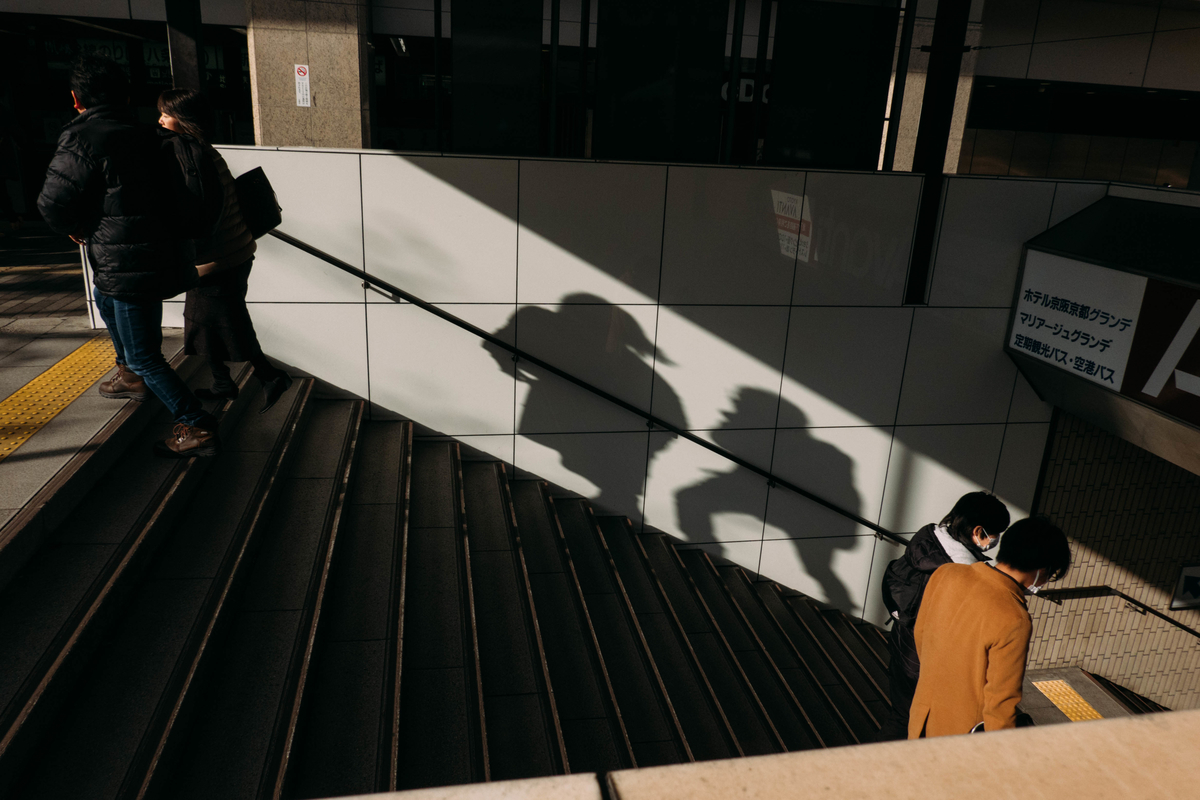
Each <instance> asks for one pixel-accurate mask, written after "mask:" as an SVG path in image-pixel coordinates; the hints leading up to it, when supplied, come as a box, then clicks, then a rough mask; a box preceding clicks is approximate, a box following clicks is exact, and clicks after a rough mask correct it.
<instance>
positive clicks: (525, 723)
mask: <svg viewBox="0 0 1200 800" xmlns="http://www.w3.org/2000/svg"><path fill="white" fill-rule="evenodd" d="M463 489H464V494H465V495H466V511H467V517H466V519H467V530H468V533H469V535H470V539H471V556H472V557H471V574H472V578H473V580H474V586H475V597H476V601H477V606H476V613H477V615H478V620H479V629H478V630H479V663H480V668H481V672H482V682H483V699H484V715H485V717H486V719H487V724H488V730H489V731H490V732H491V736H489V738H488V747H489V752H488V764H489V766H490V768H491V774H492V779H493V780H512V779H516V778H533V777H540V776H545V775H561V774H563V773H564V772H565V766H566V760H567V758H566V754H565V752H564V745H563V740H562V730H561V728H560V726H559V722H558V715H557V713H556V709H555V708H554V702H553V697H552V696H551V694H550V690H549V680H548V676H547V674H546V660H545V653H544V650H543V648H542V642H541V639H540V636H539V635H538V631H537V624H536V616H535V607H534V606H533V604H532V602H531V597H530V592H529V585H528V575H527V574H526V572H525V569H524V566H525V565H524V558H523V557H522V555H521V553H520V552H519V551H518V548H517V537H516V531H515V525H516V520H515V519H514V517H513V512H512V503H511V501H510V499H509V496H508V479H507V475H506V474H505V471H504V467H503V465H501V464H497V463H489V462H479V461H475V462H467V463H464V464H463Z"/></svg>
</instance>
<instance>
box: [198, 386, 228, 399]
mask: <svg viewBox="0 0 1200 800" xmlns="http://www.w3.org/2000/svg"><path fill="white" fill-rule="evenodd" d="M195 394H196V397H199V398H200V399H201V400H204V401H208V400H236V399H237V396H238V388H237V386H234V387H233V388H232V389H224V388H221V389H218V388H217V387H216V386H213V388H211V389H197V390H196V392H195Z"/></svg>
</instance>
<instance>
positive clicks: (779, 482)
mask: <svg viewBox="0 0 1200 800" xmlns="http://www.w3.org/2000/svg"><path fill="white" fill-rule="evenodd" d="M269 233H270V235H271V236H274V237H275V238H276V239H279V240H280V241H282V242H285V243H286V244H289V245H291V246H292V247H295V248H296V249H298V250H302V251H304V252H305V253H308V254H309V255H311V256H313V257H315V258H319V259H320V260H321V261H324V262H325V263H326V264H329V265H330V266H333V267H337V268H338V269H340V270H342V271H343V272H346V273H349V274H351V275H353V276H355V277H356V278H358V279H360V280H361V281H363V287H364V288H368V289H372V290H374V291H376V292H379V293H380V294H382V295H384V296H385V297H388V298H389V299H391V300H393V301H395V302H406V303H411V304H412V305H414V306H416V307H417V308H420V309H422V310H423V311H428V312H429V313H430V314H433V315H434V316H436V317H439V318H441V319H443V320H445V321H446V322H449V323H450V324H451V325H455V326H457V327H459V328H461V329H463V330H465V331H467V332H468V333H471V334H474V335H475V336H478V337H479V338H480V339H483V340H484V341H486V342H488V343H489V344H491V345H493V346H495V347H498V348H500V349H502V350H505V351H507V352H509V353H511V354H512V356H513V359H514V360H515V361H528V362H529V363H530V364H533V365H534V366H537V367H539V368H541V369H543V370H545V371H546V372H549V373H551V374H552V375H555V376H556V377H559V378H562V379H563V380H565V381H568V382H570V383H572V384H574V385H576V386H578V387H579V388H581V389H584V390H586V391H588V392H591V393H592V394H594V395H596V396H597V397H600V398H602V399H604V400H607V401H608V402H610V403H613V404H615V405H617V406H620V407H621V408H623V409H624V410H626V411H628V412H629V413H631V414H634V415H635V416H638V417H641V418H642V419H644V420H646V424H647V426H648V427H650V428H661V429H662V430H665V431H670V432H671V433H673V434H675V435H676V436H680V437H682V438H684V439H687V440H688V441H689V442H692V443H694V444H698V445H700V446H701V447H703V448H704V449H705V450H709V451H711V452H713V453H716V454H717V455H719V456H721V457H722V458H725V459H727V460H729V461H731V462H733V463H734V464H737V465H738V466H739V467H742V468H743V469H746V470H749V471H750V472H753V473H754V474H756V475H758V476H760V477H762V478H766V479H767V483H768V485H770V486H772V487H776V486H778V487H781V488H784V489H787V490H788V491H791V492H795V493H796V494H798V495H800V496H801V497H804V498H806V499H808V500H811V501H812V502H814V503H816V504H818V505H820V506H823V507H825V508H827V509H829V510H830V511H833V512H834V513H836V514H840V515H841V516H843V517H845V518H847V519H849V520H852V521H853V522H855V523H856V524H858V525H862V526H863V527H864V528H868V529H870V530H871V531H873V532H874V533H875V534H876V535H877V536H879V537H881V538H884V539H888V540H889V541H892V542H895V543H896V544H899V545H904V546H907V545H908V540H907V539H905V538H904V537H902V536H900V535H898V534H896V533H894V532H892V531H890V530H888V529H887V528H884V527H883V526H882V525H878V524H876V523H874V522H871V521H870V520H868V519H865V518H863V517H861V516H859V515H858V514H855V513H854V512H852V511H849V510H847V509H844V508H842V507H840V506H838V505H837V504H836V503H831V502H830V501H828V500H826V499H825V498H823V497H820V496H818V495H816V494H813V493H812V492H810V491H808V490H806V489H802V488H801V487H799V486H797V485H795V484H794V483H791V482H790V481H787V480H784V479H783V478H780V477H779V476H777V475H775V474H773V473H771V472H770V471H768V470H765V469H763V468H762V467H759V466H756V465H754V464H751V463H750V462H749V461H746V460H745V459H744V458H741V457H739V456H736V455H734V454H733V453H731V452H729V451H728V450H726V449H725V448H723V447H721V446H719V445H716V444H713V443H712V442H709V441H707V440H705V439H702V438H701V437H699V436H697V435H696V434H694V433H692V432H690V431H686V430H683V429H681V428H679V427H677V426H675V425H673V424H671V423H669V422H667V421H666V420H663V419H661V418H660V417H657V416H655V415H654V414H651V413H650V412H648V411H643V410H642V409H640V408H638V407H637V406H635V405H633V404H631V403H628V402H626V401H624V400H622V399H621V398H619V397H616V396H615V395H612V394H609V393H608V392H606V391H604V390H603V389H601V388H600V387H598V386H593V385H592V384H590V383H588V382H587V381H585V380H583V379H581V378H577V377H576V376H574V375H572V374H571V373H569V372H567V371H565V370H562V369H559V368H558V367H556V366H554V365H553V364H549V363H547V362H545V361H543V360H541V359H540V358H538V357H536V356H532V355H530V354H529V353H527V352H525V351H524V350H522V349H520V348H519V347H516V346H515V345H511V344H509V343H508V342H506V341H504V340H503V339H500V338H499V337H497V336H494V335H492V334H491V333H489V332H488V331H485V330H484V329H482V328H479V327H476V326H475V325H472V324H471V323H469V322H467V321H466V320H463V319H460V318H459V317H456V316H455V315H453V314H451V313H450V312H448V311H446V310H444V309H441V308H438V307H437V306H435V305H433V304H432V303H429V302H426V301H425V300H422V299H421V298H419V297H417V296H416V295H413V294H410V293H409V292H406V291H404V290H403V289H400V288H399V287H396V286H393V285H392V284H390V283H388V282H387V281H384V280H381V279H380V278H377V277H376V276H374V275H370V274H368V273H366V272H364V271H363V270H361V269H359V268H358V267H355V266H353V265H351V264H347V263H346V262H345V261H342V260H341V259H339V258H337V257H336V256H331V255H330V254H328V253H326V252H324V251H323V250H320V249H318V248H316V247H313V246H312V245H310V244H308V243H307V242H304V241H301V240H300V239H297V238H296V237H294V236H291V235H289V234H286V233H284V232H283V231H280V230H273V231H270V232H269Z"/></svg>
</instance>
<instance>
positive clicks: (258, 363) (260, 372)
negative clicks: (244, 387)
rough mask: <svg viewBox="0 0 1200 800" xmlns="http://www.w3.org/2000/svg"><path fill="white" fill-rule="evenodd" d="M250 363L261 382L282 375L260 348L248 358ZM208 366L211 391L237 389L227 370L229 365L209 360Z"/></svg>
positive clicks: (269, 380)
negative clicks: (254, 354) (211, 381)
mask: <svg viewBox="0 0 1200 800" xmlns="http://www.w3.org/2000/svg"><path fill="white" fill-rule="evenodd" d="M250 364H251V365H252V366H253V367H254V377H256V378H258V379H259V380H260V381H262V382H263V383H270V382H271V381H273V380H275V379H276V378H279V377H281V376H282V375H283V371H282V370H279V369H276V368H275V366H274V365H273V364H271V362H270V361H268V360H267V357H266V356H265V355H263V354H262V351H261V350H260V351H259V353H258V355H257V356H255V357H254V358H252V359H250ZM208 368H209V370H210V371H211V372H212V376H213V385H212V388H213V391H215V392H229V391H233V390H236V389H237V383H236V382H235V381H234V380H233V376H232V375H231V374H230V372H229V365H228V364H226V363H225V362H224V361H213V360H211V359H210V360H209V362H208Z"/></svg>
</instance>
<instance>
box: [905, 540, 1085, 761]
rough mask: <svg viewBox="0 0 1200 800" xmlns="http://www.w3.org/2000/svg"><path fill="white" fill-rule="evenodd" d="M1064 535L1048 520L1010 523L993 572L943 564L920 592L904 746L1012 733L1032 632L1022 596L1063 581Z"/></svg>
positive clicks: (1067, 554)
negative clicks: (915, 669)
mask: <svg viewBox="0 0 1200 800" xmlns="http://www.w3.org/2000/svg"><path fill="white" fill-rule="evenodd" d="M1070 566H1071V550H1070V548H1069V547H1068V545H1067V537H1066V535H1065V534H1064V533H1063V532H1062V531H1061V530H1059V528H1057V527H1056V526H1055V525H1054V524H1053V523H1051V522H1049V521H1048V520H1046V519H1041V518H1034V519H1024V520H1020V521H1019V522H1015V523H1013V525H1012V527H1010V528H1009V529H1008V531H1006V532H1005V533H1004V535H1003V536H1002V537H1001V539H1000V552H999V554H998V555H997V557H996V564H995V565H994V566H993V565H991V564H989V563H987V562H979V563H976V564H971V565H969V566H968V565H965V564H945V565H943V566H941V567H938V569H937V571H935V572H934V573H933V577H932V578H930V579H929V584H928V586H926V588H925V597H924V600H923V601H922V603H921V610H920V612H919V613H918V614H917V624H916V628H915V630H914V635H915V638H916V643H917V654H918V656H919V657H920V659H921V676H920V679H919V680H918V681H917V690H916V693H915V694H914V695H913V702H912V708H911V709H910V711H909V718H908V738H910V739H918V738H921V737H927V736H951V735H954V734H958V733H969V732H970V731H971V730H972V729H973V728H975V727H976V726H977V725H978V724H979V723H983V730H985V731H995V730H1000V729H1002V728H1014V727H1016V724H1017V723H1016V718H1017V704H1018V703H1020V702H1021V683H1022V681H1023V680H1024V678H1025V661H1026V658H1027V656H1028V654H1029V638H1030V635H1031V634H1032V632H1033V624H1032V622H1031V620H1030V618H1029V610H1028V609H1027V608H1026V606H1025V595H1026V593H1035V594H1036V593H1037V591H1038V589H1040V588H1041V587H1042V586H1043V585H1044V584H1046V583H1049V582H1050V581H1055V580H1058V579H1059V578H1061V577H1062V576H1063V575H1065V574H1066V572H1067V570H1068V569H1069V568H1070Z"/></svg>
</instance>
